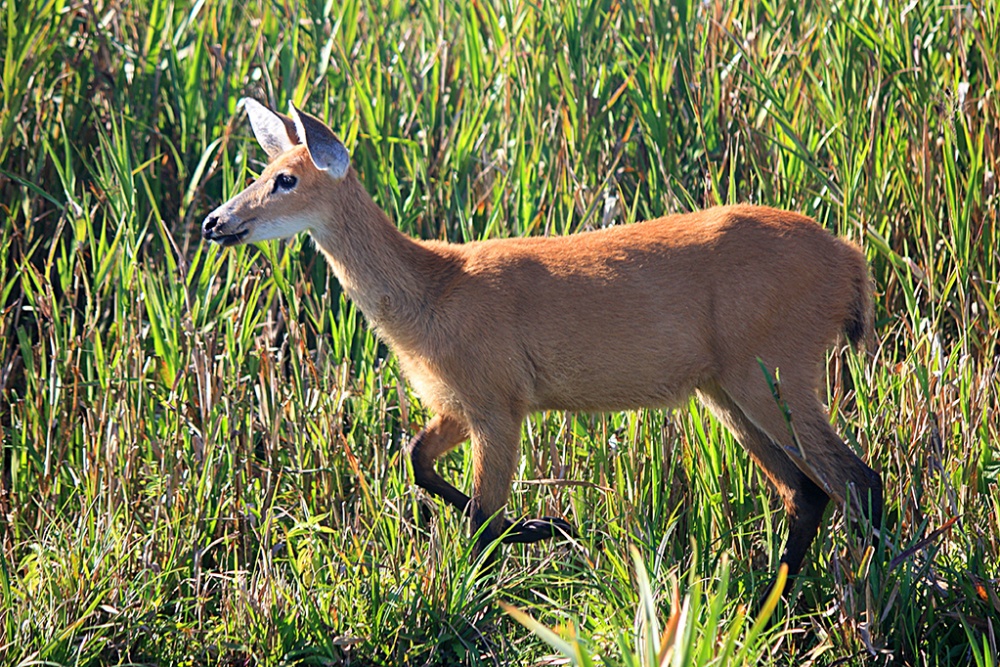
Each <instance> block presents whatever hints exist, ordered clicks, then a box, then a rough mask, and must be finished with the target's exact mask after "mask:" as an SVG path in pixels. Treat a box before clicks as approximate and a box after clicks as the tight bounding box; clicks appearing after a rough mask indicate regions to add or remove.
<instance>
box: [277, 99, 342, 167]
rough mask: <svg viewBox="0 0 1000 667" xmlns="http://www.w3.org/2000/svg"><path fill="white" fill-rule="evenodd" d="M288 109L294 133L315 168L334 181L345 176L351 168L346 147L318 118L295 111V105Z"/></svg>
mask: <svg viewBox="0 0 1000 667" xmlns="http://www.w3.org/2000/svg"><path fill="white" fill-rule="evenodd" d="M290 107H291V116H292V120H293V121H295V132H296V134H298V136H299V137H300V138H301V139H302V142H303V143H304V144H305V145H306V148H308V149H309V156H310V157H311V158H312V161H313V164H315V165H316V168H317V169H320V170H322V171H325V172H326V173H328V174H330V176H332V177H333V178H336V179H341V178H343V177H344V176H346V175H347V170H348V169H349V168H350V166H351V156H350V154H349V153H348V152H347V147H346V146H344V144H342V143H341V142H340V139H338V138H337V135H335V134H334V133H333V130H331V129H330V128H328V127H327V126H326V125H324V124H323V121H321V120H320V119H319V118H316V117H315V116H312V115H310V114H307V113H306V112H305V111H301V110H299V109H296V108H295V105H290Z"/></svg>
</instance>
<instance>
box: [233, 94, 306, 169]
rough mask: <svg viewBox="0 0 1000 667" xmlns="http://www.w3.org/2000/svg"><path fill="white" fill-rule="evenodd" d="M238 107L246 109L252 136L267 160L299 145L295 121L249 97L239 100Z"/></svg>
mask: <svg viewBox="0 0 1000 667" xmlns="http://www.w3.org/2000/svg"><path fill="white" fill-rule="evenodd" d="M240 106H242V107H243V108H244V109H246V111H247V116H249V118H250V127H252V128H253V136H255V137H257V143H259V144H260V145H261V148H263V149H264V152H266V153H267V156H268V157H269V158H271V159H274V158H275V157H277V156H278V155H281V154H282V153H284V152H285V151H287V150H288V149H290V148H292V147H293V146H295V145H296V144H298V143H299V137H298V135H297V134H296V132H295V121H293V120H292V119H291V118H289V117H288V116H286V115H284V114H280V113H277V112H274V111H271V110H270V109H268V108H267V107H266V106H264V105H263V104H261V103H260V102H258V101H257V100H255V99H252V98H250V97H244V98H243V99H242V100H240Z"/></svg>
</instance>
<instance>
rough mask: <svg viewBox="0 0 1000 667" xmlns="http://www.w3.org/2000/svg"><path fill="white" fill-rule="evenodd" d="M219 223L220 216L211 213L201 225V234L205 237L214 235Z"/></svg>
mask: <svg viewBox="0 0 1000 667" xmlns="http://www.w3.org/2000/svg"><path fill="white" fill-rule="evenodd" d="M218 225H219V216H217V215H210V216H208V217H207V218H205V222H204V223H202V225H201V235H202V237H203V238H206V239H207V238H209V237H210V236H211V235H212V231H213V230H214V229H215V228H216V227H217V226H218Z"/></svg>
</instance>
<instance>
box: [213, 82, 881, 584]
mask: <svg viewBox="0 0 1000 667" xmlns="http://www.w3.org/2000/svg"><path fill="white" fill-rule="evenodd" d="M240 104H241V105H242V107H243V108H244V109H245V110H246V112H247V115H248V116H249V120H250V125H251V128H252V130H253V134H254V136H255V137H256V139H257V141H258V143H259V144H260V146H261V147H262V148H263V149H264V151H265V152H266V153H267V156H268V164H267V165H266V167H265V168H264V170H263V171H262V172H261V173H260V176H259V177H258V178H257V179H256V181H254V182H253V183H252V184H251V185H249V186H248V187H246V189H244V190H243V191H242V192H240V193H239V194H237V195H235V196H234V197H233V198H232V199H230V200H229V201H227V202H225V203H224V204H222V205H221V206H219V207H218V208H216V209H215V210H214V211H212V212H211V213H210V214H209V215H208V216H207V217H206V218H205V220H204V222H203V224H202V236H203V238H204V239H205V240H207V241H209V242H212V243H215V244H219V245H221V246H234V245H237V244H246V243H257V242H261V241H265V240H268V239H280V238H285V237H290V236H293V235H296V234H299V233H301V232H308V233H309V234H310V235H311V236H312V238H313V240H314V241H315V243H316V246H317V247H318V248H319V250H320V251H321V252H322V254H323V255H325V257H326V260H327V261H328V264H329V267H330V269H331V270H332V271H333V273H334V274H335V276H336V278H337V280H338V281H339V282H340V284H341V286H342V287H343V289H344V291H345V292H346V294H347V296H348V298H350V299H351V300H353V302H354V303H355V304H356V305H357V307H358V308H359V309H360V310H361V312H362V313H363V315H364V316H365V319H366V321H367V323H368V325H369V326H370V327H372V329H373V330H374V332H375V333H376V334H377V335H378V336H379V337H380V338H381V339H382V340H384V341H385V342H386V343H387V345H388V346H389V348H390V349H391V350H392V351H393V353H394V354H395V355H396V357H397V359H398V362H399V366H400V369H401V371H402V372H403V375H404V377H405V378H406V379H407V381H408V383H409V385H410V387H412V389H413V390H414V391H415V393H416V394H417V395H418V396H419V398H420V400H421V401H422V402H423V404H424V405H425V407H427V408H430V410H431V412H432V414H434V416H433V417H432V418H431V419H430V420H429V421H428V422H427V423H426V425H425V428H423V430H422V431H420V433H419V434H418V435H416V436H415V437H413V438H412V440H410V441H409V443H408V444H407V445H406V446H405V449H404V454H405V456H406V457H408V460H409V462H410V464H411V467H412V472H413V479H414V481H415V483H416V485H417V486H419V487H421V488H422V489H424V490H425V491H426V492H428V493H430V494H432V495H435V496H438V497H440V498H441V499H443V500H444V502H446V503H447V504H450V505H452V506H454V507H455V508H456V509H457V510H458V511H460V512H462V513H464V515H465V516H467V518H468V519H469V520H470V522H471V527H472V534H473V535H474V536H476V535H478V537H476V538H475V542H474V544H473V549H472V554H473V557H476V556H477V555H478V556H481V557H482V558H483V559H484V560H486V561H490V560H491V559H495V556H496V555H495V553H494V552H495V551H496V550H498V549H499V546H498V545H499V544H510V543H532V542H538V541H541V540H547V539H551V538H553V537H557V536H560V535H568V536H573V535H574V534H575V533H574V530H573V527H572V526H571V525H570V524H569V522H568V521H566V520H565V519H563V518H560V517H541V518H526V517H525V518H521V519H518V520H511V519H509V518H506V517H505V514H504V508H505V505H506V504H507V501H508V499H509V496H510V492H511V486H512V483H513V479H514V474H515V472H516V469H517V466H518V463H519V460H520V449H521V427H522V422H523V421H524V420H525V418H526V416H527V415H528V414H529V413H532V412H535V411H542V410H564V411H576V412H586V413H602V412H612V411H623V410H633V409H639V408H653V409H670V408H675V407H678V406H679V404H681V403H683V402H685V401H687V400H688V399H689V397H690V396H691V395H692V394H696V395H697V396H698V398H699V399H700V401H701V402H702V403H703V404H704V405H705V406H707V407H708V409H709V411H710V412H711V413H712V414H713V415H714V416H715V417H716V418H717V419H718V420H719V421H720V422H721V423H722V424H723V425H724V426H725V427H726V428H728V429H729V430H730V431H731V432H732V434H733V435H734V437H735V438H736V440H737V441H738V442H739V443H740V444H741V445H742V446H743V448H745V449H746V450H747V452H748V453H749V455H750V457H751V458H752V460H753V461H754V462H755V463H756V465H757V466H759V467H760V469H761V470H762V471H763V473H764V475H765V476H766V478H767V480H769V482H770V485H771V486H773V488H774V490H775V491H776V492H777V495H778V496H779V497H780V499H781V501H782V502H783V504H784V508H785V512H786V522H787V525H788V535H787V538H786V540H785V545H784V549H783V552H782V554H781V556H780V563H783V564H785V565H786V566H787V568H788V574H789V575H794V574H796V573H798V572H799V571H800V568H801V567H802V563H803V560H804V558H805V556H806V553H807V551H808V549H809V547H810V545H811V543H812V542H813V540H814V538H815V537H816V535H817V534H818V531H819V529H820V526H821V523H822V520H823V515H824V512H825V510H826V507H827V505H828V503H829V501H830V500H831V499H832V500H833V501H835V502H836V503H837V504H838V505H840V506H841V507H846V506H849V507H852V508H859V509H860V510H861V513H862V514H861V516H860V517H858V521H861V520H862V519H867V520H868V522H869V525H870V526H871V527H872V528H874V529H875V530H877V529H878V528H879V526H880V522H881V515H882V507H883V497H882V496H883V487H882V480H881V477H880V476H879V474H878V473H876V472H875V471H874V470H872V469H871V468H870V467H868V465H866V464H865V463H864V462H863V461H862V460H861V459H860V458H859V457H858V456H857V455H856V454H855V453H854V451H853V450H852V449H851V448H850V447H849V446H848V445H847V444H845V442H844V441H843V440H842V439H841V438H840V436H839V435H838V434H837V432H836V431H835V430H834V428H833V427H832V426H831V424H830V415H829V413H828V411H827V408H826V406H825V405H824V403H823V401H822V399H821V397H820V387H821V386H822V385H823V383H824V380H825V373H826V356H825V355H826V352H827V351H828V350H829V349H830V348H831V347H832V346H833V345H834V344H835V343H837V342H838V341H839V340H841V339H842V338H846V340H847V341H849V342H850V343H851V344H853V345H855V346H856V347H857V348H858V349H862V348H864V347H865V346H866V345H869V346H870V344H871V342H872V338H873V314H872V309H873V307H872V284H871V280H870V278H869V273H868V265H867V261H866V259H865V255H864V253H863V252H862V251H861V250H860V249H859V247H858V246H856V245H855V244H853V243H851V242H850V241H848V240H846V239H843V238H840V237H837V236H835V235H834V234H832V233H830V232H829V231H827V230H826V229H825V228H823V227H822V226H821V225H819V224H818V223H816V222H815V221H814V220H812V219H811V218H809V217H806V216H804V215H800V214H798V213H794V212H790V211H786V210H779V209H775V208H767V207H763V206H751V205H731V206H719V207H713V208H709V209H706V210H702V211H697V212H691V213H686V214H679V215H670V216H666V217H662V218H659V219H655V220H648V221H645V222H634V223H629V224H618V225H613V226H609V227H606V228H603V229H597V230H591V231H584V232H580V233H574V234H568V235H562V236H551V237H549V236H538V237H529V238H506V239H490V240H482V241H474V242H467V243H460V244H456V243H449V242H446V241H442V240H417V239H413V238H410V237H409V236H407V235H405V234H403V233H402V232H401V231H400V230H399V229H397V228H396V226H395V225H394V224H393V223H392V222H391V221H390V219H389V216H388V215H387V214H386V213H385V212H384V211H383V210H382V209H381V208H380V207H379V206H378V205H377V204H376V203H375V201H374V200H373V199H372V197H371V196H370V195H369V194H368V192H367V191H366V189H365V188H364V186H363V185H362V184H361V182H360V181H359V179H358V175H357V173H356V171H355V170H354V168H353V167H352V166H351V158H350V154H349V152H348V150H347V148H346V147H345V146H344V144H343V143H342V142H341V141H340V140H339V139H338V138H337V136H336V134H335V133H334V131H333V130H331V129H330V128H329V127H328V126H327V125H326V124H324V123H323V121H321V120H320V119H318V118H316V117H315V116H313V115H310V114H309V113H307V112H305V111H302V110H300V109H298V108H297V107H296V106H295V105H294V104H291V105H290V108H289V114H288V115H284V114H281V113H278V112H275V111H272V110H271V109H269V108H267V107H266V106H264V105H263V104H261V103H259V102H257V101H255V100H253V99H250V98H245V99H244V100H241V102H240ZM466 440H469V441H470V442H471V447H472V450H471V453H472V462H473V470H472V477H473V479H472V493H471V496H470V495H466V494H465V493H463V492H462V491H460V490H459V489H457V488H456V487H455V486H453V485H452V484H451V483H449V482H447V481H446V480H445V479H444V478H443V477H442V476H441V475H440V474H439V473H438V471H437V469H436V467H435V462H436V461H437V460H438V459H439V458H440V457H441V456H442V455H444V454H445V453H447V452H449V451H451V450H452V449H453V448H455V447H457V446H458V445H459V444H461V443H463V442H464V441H466ZM865 515H866V516H865ZM498 540H499V542H498V544H497V545H493V543H494V542H496V541H498ZM789 583H790V582H789Z"/></svg>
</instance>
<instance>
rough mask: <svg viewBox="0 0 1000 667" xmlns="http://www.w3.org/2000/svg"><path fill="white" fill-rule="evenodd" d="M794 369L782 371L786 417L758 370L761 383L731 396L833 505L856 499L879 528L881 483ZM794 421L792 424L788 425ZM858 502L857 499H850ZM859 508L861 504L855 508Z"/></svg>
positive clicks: (813, 387) (734, 391)
mask: <svg viewBox="0 0 1000 667" xmlns="http://www.w3.org/2000/svg"><path fill="white" fill-rule="evenodd" d="M795 370H796V368H795V366H789V367H788V368H787V370H786V369H785V368H779V373H780V383H779V388H778V389H779V397H778V398H779V399H780V401H781V402H782V403H783V404H784V406H785V407H786V408H787V417H786V414H785V412H784V411H783V409H782V408H781V407H779V403H778V401H776V400H775V397H774V395H773V394H772V393H771V389H770V388H769V387H768V386H767V383H766V382H765V381H764V378H763V377H762V376H761V371H760V368H759V367H758V368H757V376H758V378H759V379H757V380H753V379H751V380H748V381H746V382H743V383H740V384H739V385H737V386H735V387H734V386H732V385H727V386H726V387H725V389H726V391H727V392H728V393H729V395H730V396H731V397H732V399H733V401H734V402H735V403H736V404H737V405H739V407H740V409H741V410H743V412H744V413H745V414H746V416H747V417H748V418H749V419H750V420H751V421H752V422H753V423H754V424H755V425H756V426H757V427H758V428H760V429H761V430H762V431H764V432H765V433H767V434H768V435H769V436H770V437H771V439H772V440H773V441H774V442H776V443H778V444H779V445H781V447H782V449H783V450H784V451H785V452H787V454H788V457H789V459H790V460H791V461H792V463H794V464H795V465H796V466H797V467H798V468H799V470H801V471H802V472H803V473H805V475H806V476H808V477H809V478H810V479H811V480H812V481H813V482H814V483H815V484H816V485H817V486H818V487H819V488H821V489H823V491H825V492H826V493H827V495H829V496H830V497H831V498H832V499H833V500H835V501H836V502H837V503H838V504H840V505H841V506H844V505H845V504H846V503H847V501H848V500H849V496H850V495H851V494H854V493H856V494H857V501H858V502H860V509H861V510H862V511H863V512H864V514H865V515H866V516H867V518H868V520H869V521H870V522H871V523H872V525H873V526H874V527H875V528H878V527H879V526H880V522H881V517H882V479H881V478H880V477H879V475H878V473H876V472H875V471H874V470H872V469H871V468H869V467H868V466H867V465H865V463H864V462H863V461H862V460H861V459H860V458H858V457H857V455H856V454H855V453H854V452H853V451H852V450H851V448H850V447H848V446H847V445H846V444H845V443H844V441H843V440H842V439H841V438H840V436H839V435H837V432H836V431H835V430H834V429H833V427H832V426H831V425H830V414H829V413H828V412H827V410H826V407H825V406H824V405H823V403H822V402H821V401H820V400H819V396H818V395H817V392H816V386H817V384H818V380H817V381H811V380H810V379H809V378H803V377H802V376H801V375H799V374H796V373H795V372H794V371H795ZM789 422H790V425H789ZM850 500H854V498H853V497H852V498H850ZM852 506H853V507H855V508H857V507H858V505H857V503H852Z"/></svg>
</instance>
